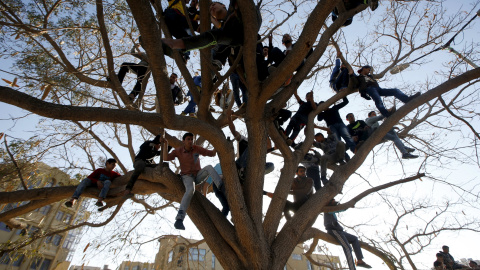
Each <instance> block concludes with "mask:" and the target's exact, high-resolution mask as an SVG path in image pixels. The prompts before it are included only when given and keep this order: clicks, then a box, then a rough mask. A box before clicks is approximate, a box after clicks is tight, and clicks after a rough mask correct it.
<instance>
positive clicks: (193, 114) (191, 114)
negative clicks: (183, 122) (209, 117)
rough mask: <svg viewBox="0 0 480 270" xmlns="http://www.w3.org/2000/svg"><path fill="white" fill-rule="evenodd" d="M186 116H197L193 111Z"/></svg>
mask: <svg viewBox="0 0 480 270" xmlns="http://www.w3.org/2000/svg"><path fill="white" fill-rule="evenodd" d="M188 116H190V117H193V118H197V114H195V113H193V112H192V113H189V114H188Z"/></svg>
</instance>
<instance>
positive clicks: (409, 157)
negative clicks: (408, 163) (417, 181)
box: [402, 153, 418, 159]
mask: <svg viewBox="0 0 480 270" xmlns="http://www.w3.org/2000/svg"><path fill="white" fill-rule="evenodd" d="M402 158H403V159H413V158H418V156H417V155H412V154H410V153H405V154H403V156H402Z"/></svg>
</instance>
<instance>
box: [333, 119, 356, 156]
mask: <svg viewBox="0 0 480 270" xmlns="http://www.w3.org/2000/svg"><path fill="white" fill-rule="evenodd" d="M328 128H329V129H330V130H331V131H332V133H333V134H334V135H335V137H337V140H338V141H340V137H342V138H343V140H344V141H345V143H346V144H347V146H348V149H350V151H352V153H353V152H355V146H356V144H355V142H354V141H353V139H352V136H351V135H350V133H349V132H348V128H347V126H346V125H345V124H344V123H335V124H333V125H330V126H328Z"/></svg>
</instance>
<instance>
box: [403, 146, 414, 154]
mask: <svg viewBox="0 0 480 270" xmlns="http://www.w3.org/2000/svg"><path fill="white" fill-rule="evenodd" d="M405 150H406V151H407V153H412V152H415V149H413V148H410V147H406V146H405Z"/></svg>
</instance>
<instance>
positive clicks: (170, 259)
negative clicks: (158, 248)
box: [167, 250, 173, 262]
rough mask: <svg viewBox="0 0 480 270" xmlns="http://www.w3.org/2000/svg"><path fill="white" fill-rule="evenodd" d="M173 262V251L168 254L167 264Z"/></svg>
mask: <svg viewBox="0 0 480 270" xmlns="http://www.w3.org/2000/svg"><path fill="white" fill-rule="evenodd" d="M172 260H173V250H172V251H170V252H169V253H168V260H167V262H171V261H172Z"/></svg>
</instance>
